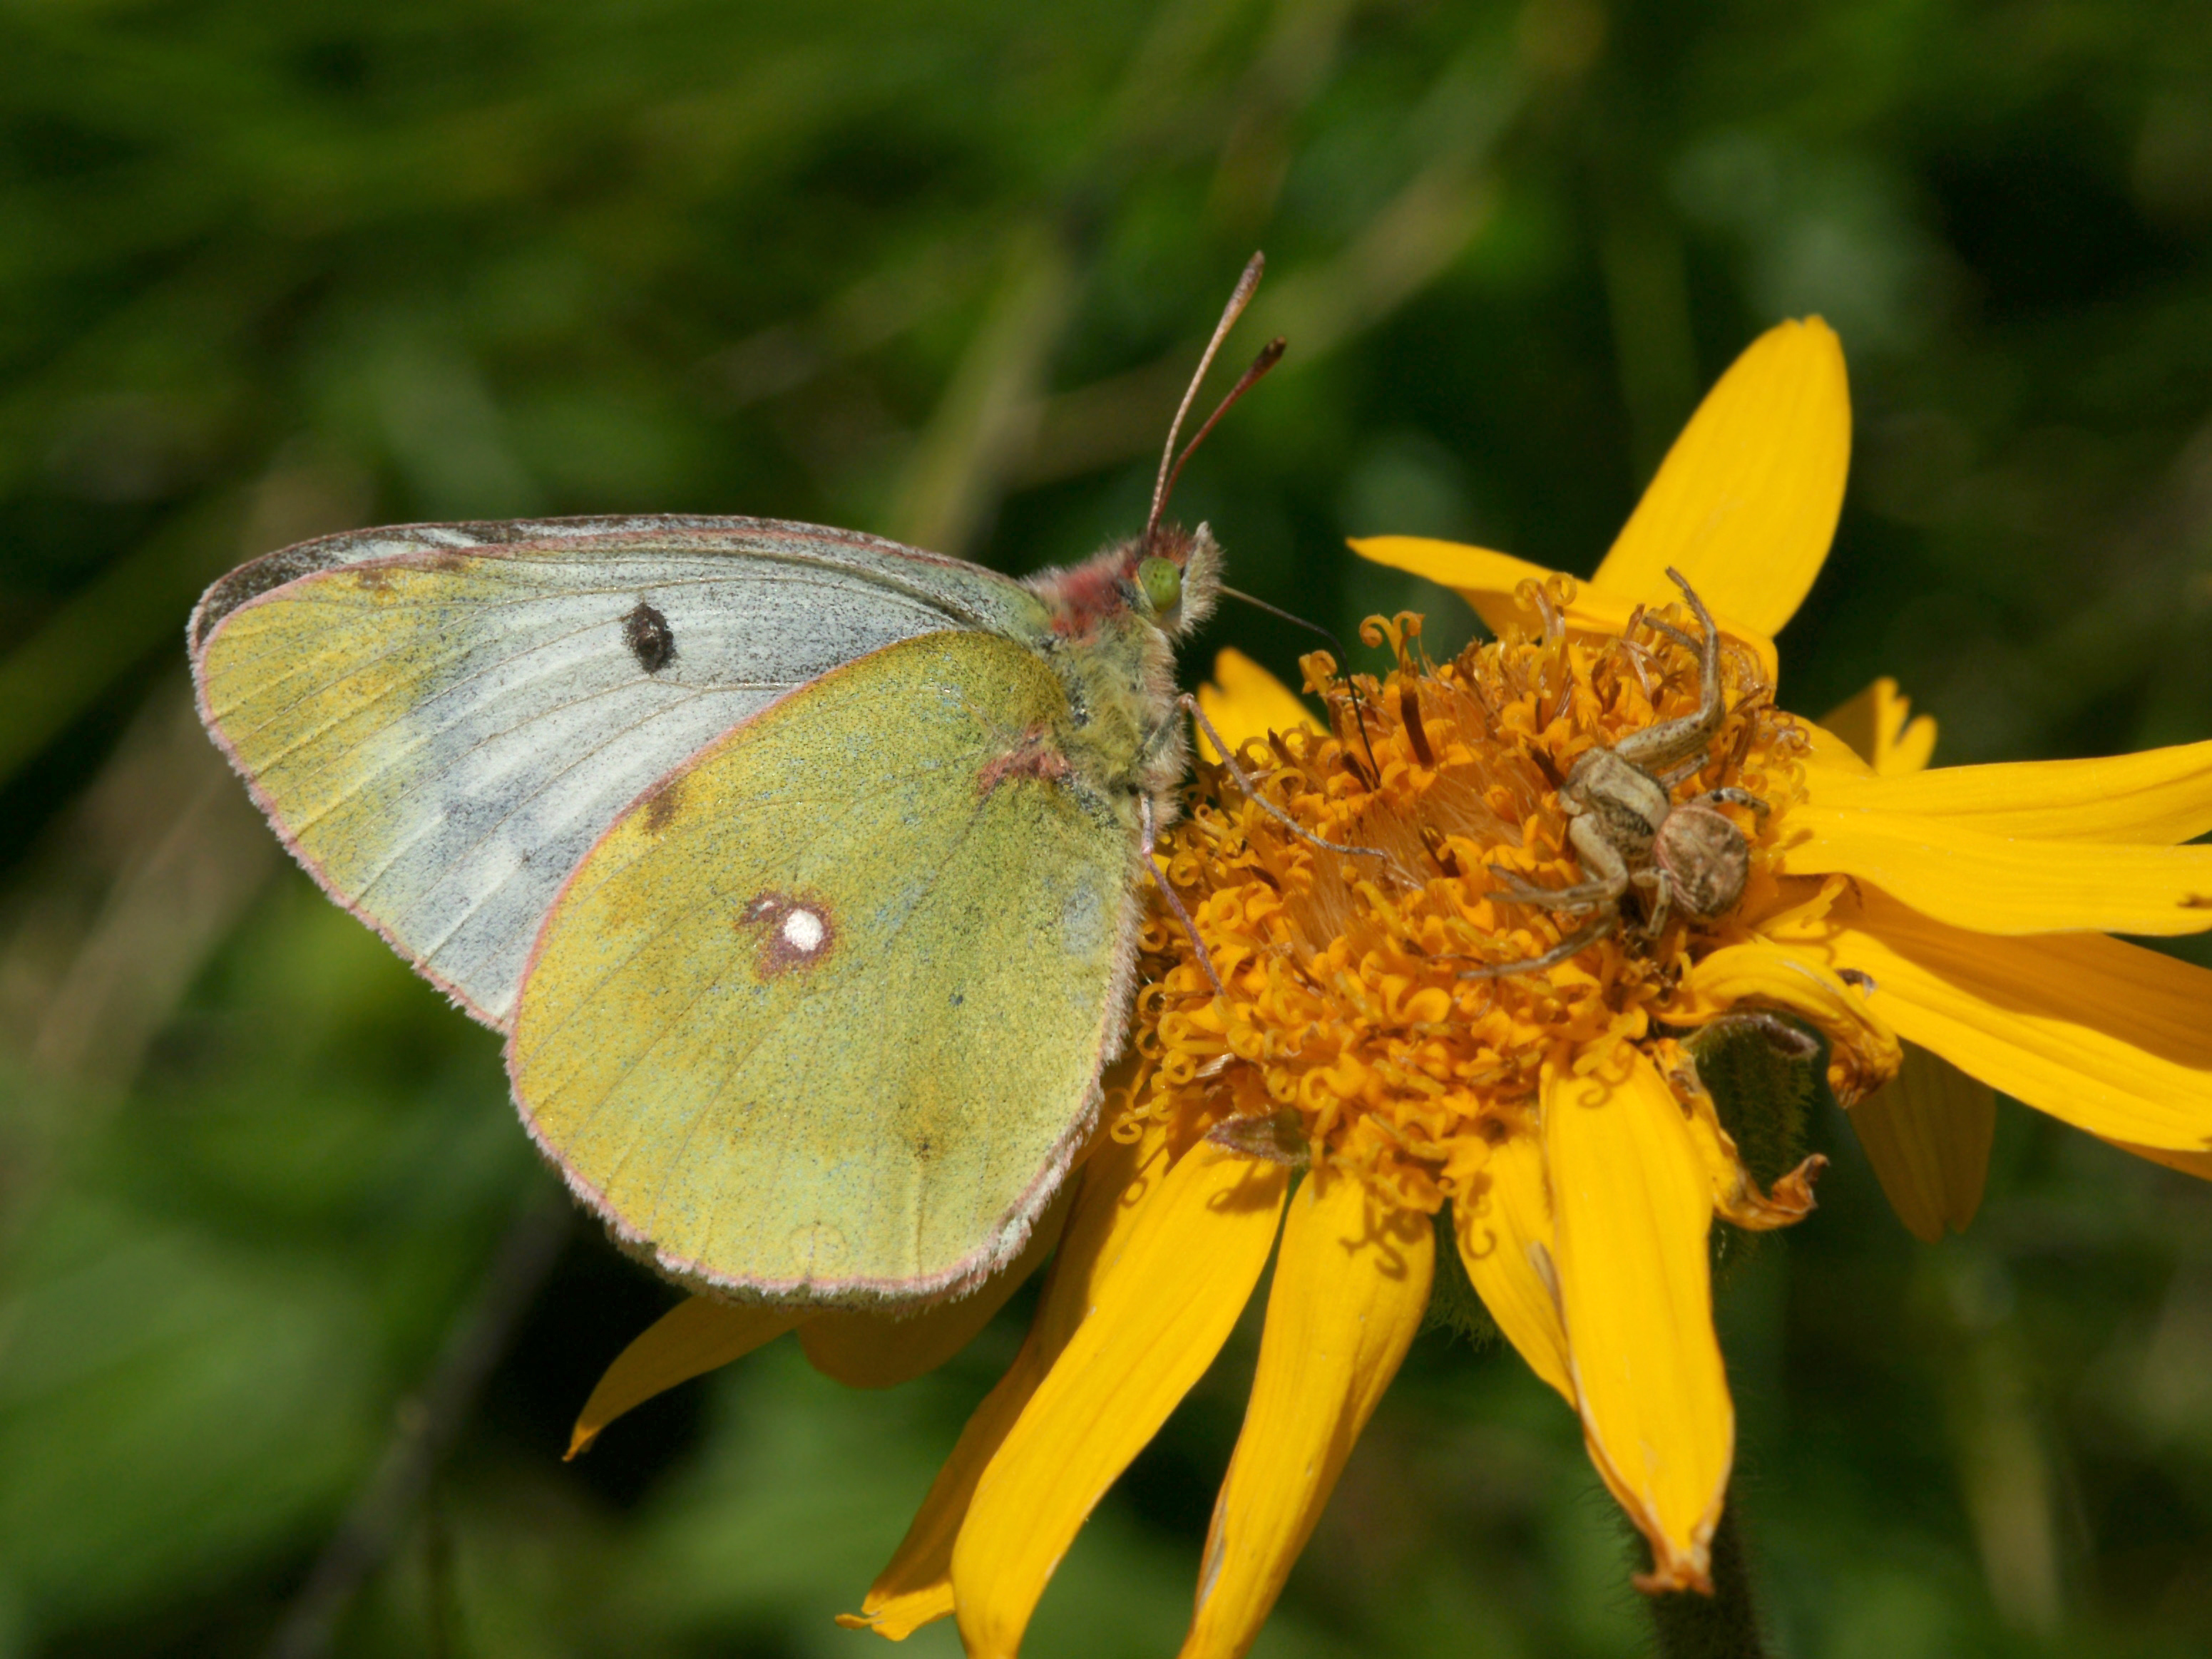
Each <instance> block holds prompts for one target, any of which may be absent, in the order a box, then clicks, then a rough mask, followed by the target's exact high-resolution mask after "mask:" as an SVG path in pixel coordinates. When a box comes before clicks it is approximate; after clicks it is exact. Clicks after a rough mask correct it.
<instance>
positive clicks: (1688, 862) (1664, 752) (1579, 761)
mask: <svg viewBox="0 0 2212 1659" xmlns="http://www.w3.org/2000/svg"><path fill="white" fill-rule="evenodd" d="M1667 575H1668V580H1671V581H1672V582H1673V583H1674V586H1677V587H1679V588H1680V589H1681V590H1682V597H1683V598H1684V599H1687V600H1688V601H1689V602H1690V609H1691V610H1692V611H1693V612H1695V613H1696V616H1697V618H1698V623H1699V626H1700V627H1702V628H1703V629H1705V638H1704V639H1703V640H1702V641H1699V640H1693V639H1692V638H1691V637H1690V636H1689V635H1687V634H1686V633H1684V632H1683V631H1682V630H1681V629H1678V628H1675V627H1673V626H1671V625H1670V624H1668V623H1662V622H1659V621H1657V620H1656V619H1652V618H1646V619H1645V620H1646V623H1647V625H1649V626H1650V627H1651V628H1654V629H1657V630H1658V631H1659V632H1661V633H1662V634H1666V635H1669V636H1671V637H1672V638H1674V639H1675V640H1677V641H1680V642H1681V643H1682V644H1684V645H1686V646H1687V647H1690V648H1691V649H1692V650H1694V651H1696V652H1698V653H1699V660H1700V664H1701V674H1700V678H1699V691H1700V694H1701V695H1700V696H1699V700H1698V707H1697V710H1696V712H1695V713H1693V714H1685V715H1682V716H1681V717H1680V719H1678V720H1662V721H1661V722H1660V723H1659V724H1658V725H1656V726H1646V727H1645V728H1644V730H1643V731H1641V732H1631V733H1630V734H1629V735H1628V736H1627V737H1625V738H1622V739H1621V740H1620V742H1619V743H1617V744H1613V747H1612V748H1610V749H1602V748H1601V749H1591V750H1586V751H1584V752H1583V754H1582V755H1580V756H1578V757H1577V758H1576V760H1575V763H1574V764H1573V765H1572V766H1571V767H1570V768H1568V769H1567V775H1566V778H1565V781H1563V782H1562V783H1561V784H1560V785H1559V805H1560V807H1561V808H1562V809H1563V810H1564V811H1565V812H1566V814H1567V816H1568V817H1569V818H1570V819H1571V822H1570V823H1568V825H1567V839H1568V841H1569V842H1571V843H1572V844H1573V847H1574V849H1575V856H1576V857H1577V859H1578V860H1581V863H1582V866H1583V875H1584V876H1585V877H1586V878H1588V879H1586V880H1584V881H1583V882H1580V883H1578V884H1577V885H1575V886H1572V887H1559V888H1551V887H1538V886H1535V885H1534V884H1531V883H1529V882H1528V881H1525V880H1523V879H1522V878H1521V877H1520V876H1519V875H1518V874H1516V873H1515V872H1512V871H1510V870H1501V869H1498V867H1497V866H1494V865H1493V866H1490V872H1491V874H1492V875H1493V876H1495V877H1496V878H1498V882H1499V884H1500V885H1501V886H1502V888H1503V889H1504V890H1503V892H1502V893H1501V894H1500V895H1499V896H1501V897H1503V898H1504V899H1505V900H1507V901H1508V902H1510V903H1515V904H1528V905H1534V906H1535V907H1537V908H1541V909H1546V910H1599V911H1601V912H1602V913H1603V914H1601V915H1600V916H1599V917H1598V918H1597V920H1596V921H1594V922H1592V923H1591V924H1590V925H1589V926H1588V927H1584V928H1582V929H1581V930H1579V931H1578V932H1577V933H1571V934H1570V935H1568V936H1567V937H1566V938H1565V939H1561V940H1560V941H1559V944H1558V945H1554V946H1553V948H1552V949H1550V950H1548V951H1545V952H1544V954H1543V955H1541V956H1540V957H1529V958H1528V959H1527V960H1526V961H1524V962H1506V963H1492V964H1489V965H1487V966H1485V967H1481V968H1474V969H1468V971H1467V972H1466V973H1463V974H1462V975H1460V977H1461V978H1462V979H1494V978H1497V977H1498V975H1504V974H1526V973H1534V972H1538V971H1540V970H1541V969H1546V968H1551V967H1556V966H1557V965H1558V964H1559V963H1562V962H1565V961H1566V960H1567V958H1568V957H1571V956H1573V955H1574V954H1575V953H1576V952H1577V951H1581V950H1583V949H1584V948H1585V947H1587V946H1589V945H1595V943H1596V942H1597V941H1598V940H1600V939H1603V938H1604V937H1605V936H1606V935H1607V934H1608V933H1612V932H1613V930H1614V929H1615V928H1616V927H1619V926H1620V901H1621V900H1622V898H1624V897H1625V896H1626V895H1627V892H1628V890H1629V889H1630V888H1631V887H1632V886H1633V887H1635V888H1636V889H1638V891H1639V892H1641V893H1642V894H1643V895H1644V921H1643V924H1642V927H1641V928H1640V930H1639V931H1640V932H1641V933H1642V934H1643V936H1644V938H1646V939H1656V937H1658V934H1659V933H1660V930H1661V929H1662V928H1663V927H1666V925H1667V918H1668V915H1669V914H1670V913H1671V912H1672V911H1674V910H1680V912H1682V914H1683V915H1686V916H1688V917H1690V918H1691V919H1692V921H1717V920H1718V919H1719V918H1720V917H1721V916H1723V915H1726V914H1727V913H1728V912H1729V909H1730V908H1733V907H1734V906H1735V902H1736V901H1737V900H1739V899H1741V897H1742V896H1743V886H1744V882H1745V880H1746V879H1747V878H1748V876H1749V875H1750V873H1751V848H1750V845H1749V843H1748V842H1746V841H1745V840H1744V836H1743V831H1742V830H1741V829H1737V828H1736V826H1735V823H1733V822H1732V821H1731V820H1730V819H1729V817H1728V815H1727V814H1726V813H1724V812H1723V811H1721V810H1720V808H1721V805H1722V803H1723V802H1727V803H1731V804H1734V805H1739V806H1747V807H1749V808H1750V809H1751V810H1752V811H1754V812H1756V813H1758V814H1759V815H1760V816H1761V817H1765V813H1766V811H1767V806H1766V803H1765V801H1763V800H1761V799H1759V798H1758V797H1757V796H1756V795H1753V794H1751V793H1748V792H1747V791H1746V790H1742V789H1714V790H1709V791H1708V792H1707V793H1705V794H1702V795H1699V796H1697V797H1695V798H1693V799H1690V800H1686V801H1683V802H1681V803H1680V805H1677V804H1676V803H1675V801H1674V793H1673V792H1674V787H1675V786H1676V785H1677V784H1679V783H1680V782H1681V781H1683V780H1684V779H1686V778H1689V777H1692V776H1694V775H1696V774H1697V773H1698V771H1699V769H1702V768H1703V767H1704V766H1705V763H1706V761H1707V760H1708V759H1709V758H1710V750H1711V746H1712V740H1713V738H1714V736H1715V735H1716V734H1717V732H1719V731H1720V729H1721V722H1722V721H1723V720H1725V719H1726V718H1727V716H1728V706H1727V704H1726V702H1724V701H1723V698H1722V696H1721V636H1720V630H1719V629H1717V628H1716V627H1714V626H1713V618H1712V613H1711V612H1710V611H1707V610H1706V609H1705V602H1704V601H1703V600H1702V599H1699V598H1698V596H1697V593H1696V592H1694V591H1693V590H1692V588H1691V586H1690V584H1689V583H1688V582H1686V581H1685V580H1683V579H1682V575H1681V573H1680V572H1679V571H1677V570H1674V569H1672V568H1669V569H1668V572H1667Z"/></svg>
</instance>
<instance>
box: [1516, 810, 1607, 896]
mask: <svg viewBox="0 0 2212 1659" xmlns="http://www.w3.org/2000/svg"><path fill="white" fill-rule="evenodd" d="M1567 840H1568V841H1569V842H1571V843H1572V844H1573V846H1574V849H1575V855H1576V856H1577V858H1579V859H1580V860H1582V866H1583V871H1584V872H1585V873H1587V872H1589V871H1592V870H1595V871H1596V872H1597V878H1596V879H1595V880H1593V881H1583V882H1578V883H1577V884H1575V885H1574V886H1572V887H1538V886H1536V885H1535V884H1533V883H1531V882H1529V881H1528V880H1526V879H1525V878H1522V876H1521V875H1520V874H1518V873H1517V872H1514V871H1511V870H1500V869H1498V868H1497V867H1496V866H1484V867H1485V868H1486V869H1488V870H1489V871H1490V873H1491V874H1492V876H1494V877H1496V878H1498V880H1499V881H1500V883H1501V884H1504V886H1505V887H1506V888H1507V891H1506V892H1505V893H1504V897H1505V898H1507V899H1510V901H1512V902H1514V903H1516V904H1529V905H1534V906H1535V907H1536V908H1539V909H1542V910H1589V909H1594V908H1596V907H1597V906H1599V905H1601V904H1618V903H1619V902H1620V896H1621V895H1622V894H1623V893H1625V892H1626V891H1627V890H1628V881H1629V876H1628V864H1627V861H1626V860H1625V859H1623V858H1622V857H1621V856H1620V848H1617V847H1615V846H1614V845H1613V843H1612V842H1609V841H1607V839H1606V838H1605V830H1604V829H1603V828H1601V826H1600V824H1599V823H1598V821H1597V820H1596V818H1595V817H1590V816H1588V815H1577V816H1576V817H1573V818H1572V819H1571V821H1570V823H1568V825H1567Z"/></svg>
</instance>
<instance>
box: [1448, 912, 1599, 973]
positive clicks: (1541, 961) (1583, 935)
mask: <svg viewBox="0 0 2212 1659" xmlns="http://www.w3.org/2000/svg"><path fill="white" fill-rule="evenodd" d="M1617 921H1620V917H1618V916H1600V917H1599V918H1598V919H1597V920H1596V921H1594V922H1592V923H1590V925H1589V927H1585V928H1583V929H1582V930H1581V931H1580V932H1579V933H1570V934H1568V935H1567V936H1566V938H1565V939H1561V940H1560V941H1559V943H1558V944H1557V945H1553V947H1552V948H1551V949H1550V950H1548V951H1545V952H1544V954H1543V955H1542V956H1541V957H1528V958H1527V959H1526V960H1525V961H1522V962H1493V963H1489V964H1487V965H1486V966H1484V967H1480V968H1470V969H1468V970H1467V971H1466V972H1465V973H1463V974H1462V975H1460V977H1461V978H1462V979H1502V978H1504V976H1505V975H1508V974H1541V973H1542V972H1543V971H1544V969H1547V968H1556V967H1558V966H1559V964H1560V963H1563V962H1565V960H1566V959H1567V958H1568V957H1571V956H1573V955H1575V954H1576V953H1577V951H1586V950H1588V949H1589V947H1590V946H1591V945H1595V944H1596V943H1597V942H1598V941H1599V940H1600V939H1603V938H1604V937H1605V936H1606V935H1607V933H1611V932H1612V931H1613V924H1614V923H1616V922H1617Z"/></svg>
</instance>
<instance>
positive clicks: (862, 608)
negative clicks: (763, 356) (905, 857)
mask: <svg viewBox="0 0 2212 1659" xmlns="http://www.w3.org/2000/svg"><path fill="white" fill-rule="evenodd" d="M1039 615H1040V613H1039V611H1038V606H1037V601H1036V599H1034V598H1033V597H1032V596H1031V595H1030V593H1029V592H1027V590H1025V589H1024V588H1023V587H1021V586H1018V585H1017V584H1016V583H1014V582H1012V581H1010V580H1007V579H1006V578H1004V577H1001V576H999V575H996V574H994V573H992V572H990V571H987V570H983V569H981V568H978V567H976V566H974V565H969V564H963V563H962V562H958V561H957V560H951V559H944V558H939V557H937V556H933V555H930V554H926V553H920V552H916V551H915V550H912V549H908V548H902V547H899V546H897V545H896V544H893V543H890V542H884V541H879V540H877V539H876V538H872V537H866V536H861V535H857V534H854V533H853V532H846V531H838V530H827V529H821V528H817V527H815V526H808V525H794V524H784V523H779V522H775V521H773V520H754V519H685V518H638V519H587V520H554V521H546V522H518V523H503V524H459V525H428V526H405V527H402V528H398V529H390V530H372V531H362V532H354V533H351V534H349V535H343V536H333V537H327V538H324V539H322V540H320V541H314V542H307V543H304V544H301V545H300V546H298V547H294V548H289V549H286V550H284V551H283V552H280V553H273V554H270V555H269V556H267V557H265V558H262V559H258V560H256V561H254V562H252V563H251V564H247V565H245V566H242V567H240V568H239V569H237V570H235V571H233V572H232V573H231V574H229V575H228V576H226V577H224V578H223V579H222V580H220V581H218V582H216V584H215V586H212V587H210V589H209V590H208V592H207V593H206V595H205V596H204V598H203V599H201V601H200V604H199V606H198V608H197V610H196V611H194V613H193V616H192V621H191V650H192V662H193V669H194V673H195V677H196V678H197V683H198V686H199V696H200V713H201V715H202V718H203V719H204V720H205V721H206V722H207V726H208V729H209V731H210V732H212V733H213V734H214V736H215V738H216V741H217V742H218V743H219V744H221V745H222V748H223V749H224V750H225V752H226V753H228V755H229V757H230V758H231V761H232V763H233V764H234V766H236V767H237V769H239V771H240V773H241V774H243V775H245V777H246V781H248V783H249V784H250V785H251V786H252V790H253V793H254V798H255V799H256V800H258V802H259V803H260V805H261V807H262V809H263V811H265V812H266V813H267V814H268V815H269V817H270V822H271V823H273V824H274V825H275V826H276V830H277V832H278V834H279V835H280V836H283V840H284V842H285V844H286V845H287V846H288V847H289V848H291V849H292V850H293V852H294V854H295V855H296V856H297V857H298V858H299V859H300V860H301V863H302V864H304V865H305V866H307V869H308V870H309V871H310V872H312V873H313V875H314V877H315V878H316V879H317V880H318V881H319V882H320V883H321V884H323V886H324V887H325V889H326V890H328V891H329V892H330V893H331V896H333V897H334V898H336V899H337V900H338V901H339V902H341V903H343V904H344V905H345V906H346V907H347V908H349V909H351V910H353V911H354V912H355V913H356V915H360V916H361V917H362V919H363V920H364V921H368V923H369V924H370V925H371V926H373V927H375V928H376V929H377V930H378V932H380V933H382V934H383V935H384V936H385V937H386V939H389V940H390V941H391V942H392V945H394V946H396V947H397V948H398V950H399V951H400V952H401V953H402V954H403V955H404V956H405V957H408V958H409V960H410V961H411V962H413V963H415V964H416V967H417V968H418V969H420V970H421V971H422V973H423V974H424V975H427V976H428V978H430V979H431V980H432V981H434V982H435V983H437V984H438V985H440V986H441V987H443V988H445V989H446V990H447V992H448V993H449V994H451V995H453V997H454V998H455V999H456V1000H458V1001H459V1002H460V1003H461V1004H462V1005H463V1006H465V1007H466V1008H467V1009H469V1011H470V1012H472V1013H474V1014H476V1015H477V1017H478V1018H482V1019H483V1020H484V1021H485V1022H486V1023H488V1024H492V1025H495V1026H497V1027H499V1028H501V1029H505V1028H506V1026H507V1023H508V1021H509V1019H510V1018H511V1016H512V1014H513V1007H514V1000H515V995H516V992H517V990H518V988H519V987H520V983H521V979H522V974H523V968H524V963H525V961H526V957H527V955H528V952H529V949H530V945H531V942H532V939H534V938H535V937H536V935H537V933H538V925H539V923H540V921H542V920H543V918H544V914H545V911H546V909H547V908H548V907H549V906H550V904H551V902H552V900H553V897H554V895H555V894H556V892H557V891H558V890H559V889H560V886H561V884H562V881H563V880H564V879H565V878H567V876H568V872H570V871H571V870H572V869H574V867H575V866H576V864H577V862H578V861H579V860H580V859H581V858H582V857H583V855H584V854H585V853H586V851H587V850H588V849H589V848H591V846H592V843H593V842H596V841H597V840H598V839H599V837H600V836H601V835H602V834H604V833H605V831H606V829H608V827H609V826H610V825H611V824H612V823H614V822H615V820H616V819H617V817H619V816H620V815H621V813H622V812H623V809H624V808H625V807H627V806H628V805H629V804H630V803H631V802H632V801H634V800H635V799H637V798H638V797H639V796H640V795H641V793H643V792H644V791H645V790H646V789H647V788H648V787H650V786H652V785H653V783H654V782H655V781H657V780H658V779H659V778H661V777H662V776H663V775H665V774H667V773H669V772H670V771H671V770H673V769H675V768H677V767H678V766H679V765H681V764H682V763H684V761H685V760H686V759H687V758H688V757H690V756H691V755H693V754H694V753H696V751H697V750H700V749H702V748H703V747H705V746H706V745H707V744H709V743H711V742H712V741H713V740H714V738H716V737H718V736H719V735H720V734H721V733H723V732H726V731H728V730H729V729H730V728H731V727H732V726H736V725H738V723H739V722H740V721H742V720H745V719H747V718H748V717H749V716H750V715H752V714H757V713H758V712H759V711H760V710H761V709H763V708H765V707H767V706H768V705H769V704H770V703H772V702H775V701H776V700H777V699H779V698H781V697H782V696H786V695H787V693H789V692H790V691H791V690H793V689H794V688H795V687H797V686H799V685H803V684H806V683H807V682H808V681H810V680H811V679H813V678H816V677H817V676H818V675H820V674H822V673H823V672H825V671H828V670H829V669H831V668H834V667H836V666H837V665H839V664H841V663H845V662H848V661H850V660H852V659H854V658H856V657H859V656H862V655H865V654H866V653H869V652H872V651H876V650H879V649H881V648H882V647H884V646H887V645H890V644H891V643H893V642H895V641H900V640H904V639H910V638H913V637H915V636H916V635H923V634H930V633H937V632H942V631H945V630H967V629H986V630H989V631H994V632H1001V633H1007V634H1012V635H1015V636H1017V637H1028V636H1030V635H1034V633H1035V632H1036V629H1037V628H1038V626H1039V621H1038V618H1039Z"/></svg>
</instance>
